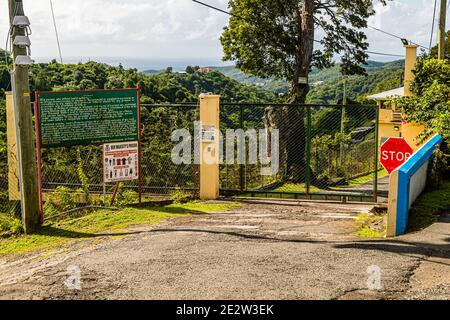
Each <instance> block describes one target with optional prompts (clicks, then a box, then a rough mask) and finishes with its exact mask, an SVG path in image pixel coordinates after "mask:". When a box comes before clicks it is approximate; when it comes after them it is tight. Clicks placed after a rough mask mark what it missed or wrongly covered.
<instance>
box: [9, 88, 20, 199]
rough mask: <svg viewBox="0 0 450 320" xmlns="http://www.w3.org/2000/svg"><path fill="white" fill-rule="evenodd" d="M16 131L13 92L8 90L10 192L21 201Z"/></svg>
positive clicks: (13, 197) (10, 197) (12, 197)
mask: <svg viewBox="0 0 450 320" xmlns="http://www.w3.org/2000/svg"><path fill="white" fill-rule="evenodd" d="M16 133H17V132H16V123H15V121H14V102H13V96H12V94H11V92H6V140H7V148H8V191H9V192H8V193H9V200H10V201H20V186H19V167H18V161H17V139H16Z"/></svg>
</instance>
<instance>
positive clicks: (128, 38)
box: [0, 0, 436, 61]
mask: <svg viewBox="0 0 450 320" xmlns="http://www.w3.org/2000/svg"><path fill="white" fill-rule="evenodd" d="M23 1H24V7H25V11H26V14H27V15H28V16H29V17H30V19H31V22H32V28H33V35H32V49H33V56H34V57H56V56H57V53H58V50H57V47H56V40H55V34H54V30H53V24H52V18H51V12H50V5H49V0H23ZM205 1H206V2H208V3H210V4H212V5H216V6H218V7H220V8H227V0H205ZM433 3H434V1H431V0H395V1H391V2H389V5H388V6H386V7H383V6H380V5H379V4H375V5H374V8H375V10H376V11H377V16H376V17H374V18H371V19H370V24H372V25H374V26H376V27H380V28H381V29H384V30H387V31H390V32H392V33H395V34H398V35H401V36H404V37H406V38H408V39H410V40H413V41H415V42H418V43H421V44H424V45H427V46H428V42H429V36H430V30H431V19H432V9H433ZM53 4H54V8H55V13H56V19H57V23H58V26H59V34H60V40H61V45H62V50H63V54H64V56H67V57H99V56H110V57H134V58H147V59H186V58H187V59H189V58H194V57H195V58H198V59H206V58H208V59H209V60H210V61H211V60H216V61H219V60H220V58H221V55H222V48H221V45H220V42H219V37H220V34H221V32H222V30H223V27H224V26H225V25H226V23H227V21H228V16H227V15H225V14H223V13H220V12H216V11H213V10H211V9H208V8H205V7H203V6H200V5H198V4H196V3H194V2H192V1H191V0H143V1H140V2H137V1H127V0H53ZM7 29H8V10H7V1H1V2H0V44H1V42H3V43H4V42H5V39H6V33H7ZM367 35H368V39H369V42H370V44H371V47H370V49H371V50H373V51H381V52H391V53H396V54H402V53H403V48H402V46H401V43H400V41H399V40H397V39H395V38H392V37H389V36H387V35H384V34H382V33H379V32H377V31H374V30H370V29H369V30H367ZM319 37H320V35H318V38H319ZM435 39H436V37H435ZM371 58H379V57H377V56H373V57H371Z"/></svg>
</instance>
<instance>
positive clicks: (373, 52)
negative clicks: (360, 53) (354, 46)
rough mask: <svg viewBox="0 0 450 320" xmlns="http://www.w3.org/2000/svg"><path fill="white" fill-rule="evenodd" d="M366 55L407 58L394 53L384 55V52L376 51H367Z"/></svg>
mask: <svg viewBox="0 0 450 320" xmlns="http://www.w3.org/2000/svg"><path fill="white" fill-rule="evenodd" d="M365 52H366V53H370V54H376V55H380V56H390V57H402V58H403V57H405V56H404V55H401V54H393V53H384V52H376V51H365Z"/></svg>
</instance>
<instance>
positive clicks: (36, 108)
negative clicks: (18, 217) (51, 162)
mask: <svg viewBox="0 0 450 320" xmlns="http://www.w3.org/2000/svg"><path fill="white" fill-rule="evenodd" d="M34 118H35V126H36V154H37V174H38V188H39V191H38V192H39V218H40V221H41V224H42V223H44V206H43V197H42V159H41V127H40V124H39V120H40V116H39V92H35V94H34Z"/></svg>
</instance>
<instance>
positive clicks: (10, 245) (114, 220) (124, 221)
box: [0, 202, 238, 255]
mask: <svg viewBox="0 0 450 320" xmlns="http://www.w3.org/2000/svg"><path fill="white" fill-rule="evenodd" d="M235 206H238V204H236V203H220V204H219V203H218V204H214V203H202V202H190V203H186V204H171V205H167V206H160V207H150V208H142V209H140V208H138V209H136V208H125V209H123V210H120V211H111V210H99V211H96V212H94V213H91V214H87V215H85V216H83V217H81V218H67V219H64V220H61V221H57V222H54V223H46V224H44V226H43V227H42V228H41V229H40V230H39V231H38V232H37V233H35V234H33V235H29V236H26V235H20V236H14V237H11V238H7V239H0V255H6V254H19V253H27V252H32V251H37V250H51V249H60V248H61V247H65V246H68V245H70V244H73V243H75V242H78V241H83V240H88V239H96V238H97V239H98V238H99V237H105V236H106V235H110V236H126V235H129V234H130V233H132V231H131V232H130V230H129V228H130V227H132V226H152V225H155V224H158V223H160V222H162V221H163V220H165V219H167V218H171V217H179V216H190V215H194V214H202V213H209V212H215V211H226V210H229V209H231V208H233V207H235Z"/></svg>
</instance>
